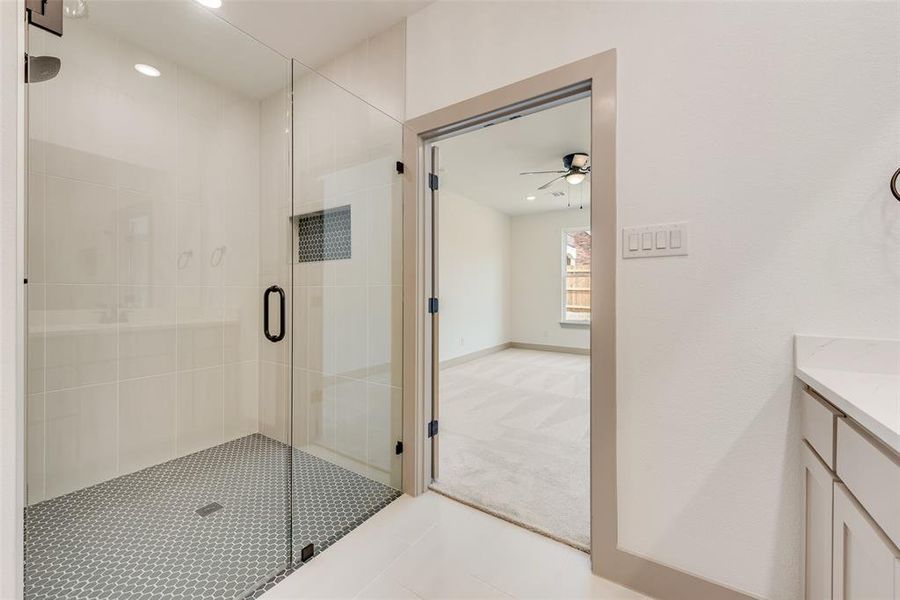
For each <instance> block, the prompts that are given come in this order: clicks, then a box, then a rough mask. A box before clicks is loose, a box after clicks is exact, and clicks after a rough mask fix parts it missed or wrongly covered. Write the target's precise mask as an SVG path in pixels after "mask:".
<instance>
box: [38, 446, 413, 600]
mask: <svg viewBox="0 0 900 600" xmlns="http://www.w3.org/2000/svg"><path fill="white" fill-rule="evenodd" d="M288 448H289V447H288V446H287V445H285V444H282V443H281V442H277V441H275V440H272V439H270V438H268V437H265V436H263V435H260V434H254V435H249V436H247V437H244V438H240V439H237V440H234V441H231V442H228V443H225V444H222V445H220V446H216V447H214V448H210V449H208V450H203V451H201V452H197V453H195V454H191V455H189V456H184V457H181V458H177V459H175V460H172V461H169V462H167V463H163V464H160V465H156V466H153V467H150V468H147V469H144V470H142V471H138V472H136V473H131V474H129V475H123V476H122V477H117V478H116V479H112V480H110V481H106V482H104V483H100V484H98V485H95V486H92V487H89V488H85V489H83V490H78V491H76V492H72V493H71V494H67V495H65V496H60V497H58V498H53V499H51V500H47V501H45V502H41V503H39V504H35V505H34V506H31V507H29V508H28V509H26V513H25V521H26V524H25V529H26V542H25V553H26V560H25V563H26V576H25V589H26V594H25V596H26V599H27V600H39V599H40V600H43V599H63V598H65V599H67V600H68V599H74V598H85V599H87V598H91V599H95V598H116V599H118V598H123V599H124V598H128V599H144V598H146V599H157V598H185V599H187V598H190V599H196V600H200V599H206V598H209V599H219V598H228V599H230V598H242V597H255V596H258V595H259V594H260V593H261V592H262V591H264V589H268V588H270V587H272V586H273V585H274V584H276V583H277V582H278V581H280V580H281V579H282V578H283V577H284V576H285V575H286V574H287V573H289V572H290V571H292V570H293V569H285V568H284V567H285V564H286V562H287V555H288V543H289V535H288V530H289V528H291V527H292V529H293V536H292V537H293V544H294V549H295V550H294V556H295V558H297V559H298V560H299V556H300V549H301V548H303V547H304V546H306V545H307V544H314V546H315V552H316V553H319V552H321V551H322V550H324V549H325V548H327V547H328V546H330V545H331V544H333V543H334V542H336V541H337V540H338V539H340V538H341V537H343V536H344V535H346V534H347V533H349V532H350V531H351V530H353V529H354V528H355V527H356V526H357V525H359V524H360V523H362V522H363V521H365V520H366V519H368V518H369V517H370V516H372V515H373V514H375V513H376V512H378V511H379V510H381V509H382V508H383V507H385V506H387V505H388V504H389V503H390V502H392V501H393V500H394V499H396V498H397V497H399V496H400V493H399V492H398V491H397V490H394V489H393V488H390V487H387V486H385V485H382V484H380V483H378V482H375V481H372V480H370V479H367V478H365V477H362V476H360V475H357V474H356V473H353V472H351V471H348V470H346V469H343V468H341V467H338V466H336V465H333V464H331V463H329V462H327V461H324V460H322V459H320V458H317V457H315V456H312V455H310V454H307V453H306V452H303V451H301V450H298V449H296V448H295V449H294V455H293V468H294V481H293V496H294V517H293V519H291V518H290V515H289V514H288V497H289V495H290V494H289V481H288V477H287V472H288V460H287V459H288V452H289V449H288ZM213 502H215V503H218V504H220V505H221V506H222V508H221V509H219V510H216V511H215V512H212V513H211V514H209V515H207V516H205V517H201V516H200V515H198V514H197V512H196V511H197V509H199V508H201V507H204V506H207V505H209V504H211V503H213ZM291 520H292V521H293V523H291ZM295 565H296V563H295ZM295 568H296V567H295Z"/></svg>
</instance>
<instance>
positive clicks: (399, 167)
mask: <svg viewBox="0 0 900 600" xmlns="http://www.w3.org/2000/svg"><path fill="white" fill-rule="evenodd" d="M404 168H405V167H404V166H403V163H402V162H400V161H399V160H398V161H397V174H398V175H403V170H404Z"/></svg>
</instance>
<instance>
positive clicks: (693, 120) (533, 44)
mask: <svg viewBox="0 0 900 600" xmlns="http://www.w3.org/2000/svg"><path fill="white" fill-rule="evenodd" d="M573 10H575V12H574V13H573ZM898 21H900V5H898V4H897V3H799V2H793V3H692V2H674V3H669V2H665V3H650V2H647V3H630V2H621V3H620V2H609V3H607V2H604V3H579V4H578V5H577V10H576V9H573V7H572V6H570V5H568V4H565V5H564V4H560V3H555V2H520V3H510V2H479V3H477V4H473V3H456V2H444V1H438V2H435V3H434V4H431V5H429V6H428V7H426V8H425V9H423V10H422V11H421V12H419V13H416V14H415V15H413V16H411V17H410V18H409V19H408V22H407V34H408V38H407V86H408V87H407V115H408V116H409V117H415V116H418V115H421V114H423V113H426V112H428V111H431V110H434V109H437V108H440V107H443V106H447V105H449V104H452V103H454V102H457V101H460V100H463V99H465V98H468V97H472V96H475V95H477V94H480V93H483V92H486V91H489V90H493V89H496V88H498V87H500V86H503V85H506V84H509V83H512V82H515V81H518V80H521V79H523V78H525V77H528V76H530V75H534V74H537V73H540V72H542V71H545V70H547V69H551V68H553V67H556V66H559V65H563V64H566V63H568V62H571V61H574V60H577V59H580V58H583V57H586V56H590V55H592V54H594V53H597V52H601V51H604V50H607V49H610V48H617V50H618V131H617V136H618V140H617V142H618V155H617V192H618V198H617V199H618V219H619V223H618V224H619V226H620V227H621V226H624V225H640V224H652V223H665V222H668V221H682V220H685V221H688V222H689V226H688V227H689V235H690V245H691V246H690V247H691V254H690V255H689V256H688V257H687V258H686V259H678V260H675V259H641V260H628V261H620V262H619V264H618V274H617V278H618V279H617V296H618V307H617V311H618V314H617V329H618V332H617V336H618V349H617V360H618V381H617V386H618V417H617V421H618V462H619V469H618V472H619V481H618V498H619V503H618V511H619V513H618V517H619V544H620V547H621V548H622V549H624V550H627V551H630V552H634V553H636V554H639V555H643V556H646V557H649V558H651V559H653V560H657V561H660V562H662V563H666V564H669V565H672V566H674V567H675V568H678V569H682V570H685V571H688V572H691V573H694V574H697V575H699V576H701V577H705V578H708V579H711V580H714V581H717V582H720V583H723V584H725V585H728V586H731V587H734V588H737V589H740V590H743V591H746V592H748V593H750V594H753V595H755V596H758V597H761V598H772V599H774V598H778V599H793V598H797V597H799V595H800V591H799V586H800V576H799V556H800V555H799V548H800V546H799V542H800V538H799V523H800V512H799V486H798V481H799V480H798V476H797V473H798V468H797V467H798V457H797V451H798V450H797V449H798V446H797V439H798V438H797V413H796V410H795V406H794V403H793V400H792V392H793V389H794V388H795V384H794V383H793V375H792V364H791V360H792V358H791V344H792V337H791V336H792V334H794V333H795V332H804V333H815V334H822V335H839V336H873V337H900V304H898V302H897V299H898V297H900V272H898V267H897V256H900V211H898V210H897V202H896V200H894V199H893V198H892V197H891V196H890V194H889V191H888V186H887V182H888V178H889V177H890V174H891V173H892V172H893V170H894V169H896V168H897V161H898V158H900V150H898V146H900V89H898V79H897V76H896V74H897V73H898V72H900V65H898V57H900V36H898V35H897V33H898V30H897V23H898ZM490 57H494V59H491V58H490ZM496 57H502V59H496Z"/></svg>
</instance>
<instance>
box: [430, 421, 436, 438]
mask: <svg viewBox="0 0 900 600" xmlns="http://www.w3.org/2000/svg"><path fill="white" fill-rule="evenodd" d="M437 434H438V422H437V420H434V421H431V422H430V423H429V424H428V437H434V436H436V435H437Z"/></svg>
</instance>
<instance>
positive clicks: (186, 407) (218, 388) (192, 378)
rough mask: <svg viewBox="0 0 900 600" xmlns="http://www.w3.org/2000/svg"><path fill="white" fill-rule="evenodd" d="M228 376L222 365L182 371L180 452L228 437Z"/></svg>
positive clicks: (179, 418) (181, 454) (179, 411)
mask: <svg viewBox="0 0 900 600" xmlns="http://www.w3.org/2000/svg"><path fill="white" fill-rule="evenodd" d="M224 376H225V374H224V371H223V368H222V367H214V368H212V369H200V370H196V371H180V372H179V373H178V419H177V421H178V433H177V454H178V456H184V455H185V454H190V453H192V452H196V451H197V450H202V449H203V448H209V447H210V446H215V445H217V444H221V443H222V442H223V441H224V439H223V438H224V427H225V411H224V406H225V405H224V388H223V385H224V379H223V378H224Z"/></svg>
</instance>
